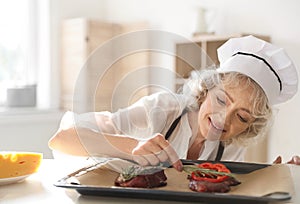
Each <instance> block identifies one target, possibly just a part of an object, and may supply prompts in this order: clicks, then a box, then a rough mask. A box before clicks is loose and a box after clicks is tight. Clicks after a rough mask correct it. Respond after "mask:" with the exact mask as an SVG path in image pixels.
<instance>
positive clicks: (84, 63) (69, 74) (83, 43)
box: [60, 18, 148, 112]
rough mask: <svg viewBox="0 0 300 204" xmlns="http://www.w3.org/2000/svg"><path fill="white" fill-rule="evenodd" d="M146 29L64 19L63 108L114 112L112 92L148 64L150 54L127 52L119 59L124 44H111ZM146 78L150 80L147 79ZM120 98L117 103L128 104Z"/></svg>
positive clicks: (138, 24)
mask: <svg viewBox="0 0 300 204" xmlns="http://www.w3.org/2000/svg"><path fill="white" fill-rule="evenodd" d="M146 28H147V23H145V22H134V23H124V24H116V23H111V22H104V21H101V20H96V19H87V18H75V19H67V20H65V21H64V22H63V24H62V41H61V42H62V52H61V79H60V82H61V97H60V98H61V100H60V101H61V103H60V104H61V109H63V110H74V111H76V112H86V111H103V110H108V111H111V110H112V104H113V93H114V90H115V89H116V87H117V86H118V84H119V82H120V80H122V79H123V78H124V77H125V76H126V75H127V74H128V73H130V72H132V71H133V70H135V69H137V68H138V67H141V66H145V64H147V63H148V53H147V52H136V53H129V54H128V53H126V54H127V55H126V56H120V57H119V58H118V59H117V60H116V53H118V51H119V50H120V49H122V48H121V47H120V46H122V45H115V44H114V43H112V41H113V40H114V39H116V38H117V37H118V36H120V35H121V34H125V33H129V32H131V31H137V30H141V29H146ZM124 46H126V45H124ZM117 57H118V56H117ZM104 66H105V67H104ZM143 77H144V80H147V76H145V75H144V76H143ZM138 94H140V95H144V94H146V92H145V91H144V92H139V93H138ZM120 97H122V96H120ZM120 97H119V98H120ZM119 98H118V100H116V101H115V102H116V103H119V105H120V106H121V105H123V104H124V103H125V102H123V103H122V104H120V101H122V100H121V99H119ZM136 98H137V96H136ZM124 100H128V99H126V98H125V99H124ZM126 102H127V101H126Z"/></svg>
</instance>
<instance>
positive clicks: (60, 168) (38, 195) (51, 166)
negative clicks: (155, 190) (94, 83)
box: [0, 159, 300, 204]
mask: <svg viewBox="0 0 300 204" xmlns="http://www.w3.org/2000/svg"><path fill="white" fill-rule="evenodd" d="M289 167H290V169H291V174H292V177H293V181H294V185H295V192H296V193H295V194H293V195H292V200H289V201H285V202H280V203H294V204H299V203H300V182H299V181H300V166H295V165H289ZM74 170H75V169H74ZM69 173H72V171H71V169H70V168H69V166H64V165H62V164H61V163H59V162H57V161H56V160H52V159H44V160H43V161H42V165H41V167H40V169H39V171H38V172H37V173H35V174H33V175H31V176H29V177H28V178H26V179H25V180H24V181H22V182H20V183H15V184H9V185H2V186H0V203H5V204H13V203H18V204H19V203H22V204H29V203H30V204H31V203H64V204H74V203H77V204H93V203H108V204H117V203H123V204H124V203H125V204H126V203H128V204H129V203H130V204H135V203H139V204H140V203H143V204H148V203H149V204H150V203H153V204H154V203H155V204H166V203H178V204H181V203H182V204H183V203H187V202H174V201H161V200H145V199H133V198H118V197H102V196H101V197H100V196H82V195H80V194H79V193H77V191H75V190H73V189H65V188H59V187H55V186H54V185H53V184H54V183H55V182H56V181H58V180H59V179H61V178H63V177H65V176H66V175H68V174H69ZM296 181H298V182H296Z"/></svg>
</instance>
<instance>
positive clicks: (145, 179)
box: [115, 162, 241, 193]
mask: <svg viewBox="0 0 300 204" xmlns="http://www.w3.org/2000/svg"><path fill="white" fill-rule="evenodd" d="M184 171H185V172H186V173H188V176H187V179H188V180H189V185H188V186H187V188H189V189H190V190H192V191H196V192H212V193H216V192H218V193H226V192H229V191H230V189H231V188H230V187H231V186H236V185H239V184H240V183H241V182H240V181H238V180H237V179H236V178H235V177H234V176H233V174H231V172H230V170H229V169H228V168H227V167H226V166H225V165H224V164H221V163H215V164H214V163H210V162H205V163H201V164H197V165H188V166H184ZM115 185H116V186H121V187H137V188H155V187H162V186H166V185H167V176H166V174H165V172H164V169H163V168H161V167H152V166H151V167H150V166H148V167H141V166H138V165H134V166H130V167H129V168H127V169H124V170H123V172H122V173H120V174H119V176H118V177H117V178H116V179H115Z"/></svg>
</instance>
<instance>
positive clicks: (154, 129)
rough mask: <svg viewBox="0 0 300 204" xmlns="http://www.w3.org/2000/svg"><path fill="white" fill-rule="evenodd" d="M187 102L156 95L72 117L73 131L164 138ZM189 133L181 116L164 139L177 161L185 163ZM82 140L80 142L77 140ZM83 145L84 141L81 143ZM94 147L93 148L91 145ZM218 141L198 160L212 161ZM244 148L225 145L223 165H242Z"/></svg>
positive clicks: (178, 96) (174, 96)
mask: <svg viewBox="0 0 300 204" xmlns="http://www.w3.org/2000/svg"><path fill="white" fill-rule="evenodd" d="M188 104H189V100H188V98H187V97H185V96H184V95H182V94H174V93H172V94H171V93H168V92H159V93H155V94H153V95H150V96H145V97H143V98H141V99H140V100H139V101H137V102H136V103H134V104H133V105H131V106H129V107H127V108H124V109H120V110H118V111H116V112H114V113H111V112H107V111H105V112H90V113H84V114H73V113H70V112H69V113H67V114H66V115H65V117H64V118H63V119H62V124H64V120H66V119H65V118H66V116H67V115H68V114H73V117H74V119H75V124H76V126H77V127H85V128H90V129H92V130H94V131H97V132H105V133H106V134H112V135H114V134H122V135H127V136H130V137H133V138H136V139H139V140H147V139H149V138H151V137H152V136H153V135H154V134H155V133H161V134H163V135H165V134H166V132H167V131H168V129H169V128H170V126H171V124H172V122H173V121H174V120H175V119H176V118H177V117H179V116H180V115H181V113H182V111H183V110H184V108H186V107H187V105H188ZM191 137H192V130H191V127H190V125H189V121H188V116H187V114H184V115H183V116H182V117H181V119H180V122H179V123H178V125H177V126H176V128H175V129H174V131H173V133H172V135H171V136H170V138H169V139H168V140H169V142H170V144H171V145H172V147H173V148H174V149H175V151H176V152H177V154H178V156H179V158H181V159H186V157H187V151H188V149H189V146H190V145H191V144H190V143H189V141H190V139H191ZM81 139H82V140H84V138H81ZM85 142H86V141H85ZM95 145H97V144H95ZM218 145H219V141H205V142H204V147H203V150H202V151H201V153H200V155H199V158H198V159H199V160H214V159H215V158H216V155H217V150H218ZM244 155H245V147H242V146H237V145H233V144H230V145H226V146H225V149H224V153H223V156H222V160H223V161H243V160H244Z"/></svg>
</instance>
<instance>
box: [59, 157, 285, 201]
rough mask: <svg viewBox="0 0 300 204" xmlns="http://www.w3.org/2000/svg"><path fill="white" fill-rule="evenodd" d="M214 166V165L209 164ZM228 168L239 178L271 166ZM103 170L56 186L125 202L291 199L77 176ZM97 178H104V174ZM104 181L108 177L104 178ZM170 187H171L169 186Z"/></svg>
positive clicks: (236, 164) (73, 176) (73, 175)
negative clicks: (141, 185)
mask: <svg viewBox="0 0 300 204" xmlns="http://www.w3.org/2000/svg"><path fill="white" fill-rule="evenodd" d="M182 162H183V164H184V165H191V164H195V163H203V162H207V161H202V160H196V161H194V160H182ZM209 162H212V163H213V161H209ZM221 163H223V164H225V165H226V166H227V167H228V168H229V169H230V170H231V172H232V173H235V174H237V175H238V174H248V173H251V172H253V171H256V170H259V169H264V168H266V167H268V166H270V165H269V164H257V163H245V162H221ZM93 168H94V169H97V168H99V165H98V167H97V165H93V166H89V167H85V168H82V169H79V170H78V171H76V172H73V173H71V174H69V175H68V176H66V177H64V178H62V179H60V180H58V181H57V182H56V183H55V184H54V185H55V186H57V187H62V188H68V189H75V190H76V191H77V192H78V193H79V194H81V195H89V196H109V197H122V198H137V199H139V198H140V199H151V200H168V201H183V202H195V203H210V204H218V203H231V204H235V203H243V204H252V203H256V204H260V203H269V202H279V201H285V200H289V199H291V195H290V194H289V193H280V192H279V193H273V194H269V195H266V196H245V195H232V194H228V193H199V192H193V191H182V192H181V191H172V190H164V189H163V188H153V189H144V188H127V187H116V186H114V185H113V181H112V184H111V186H109V185H101V184H100V185H98V184H97V185H93V184H92V185H91V184H85V183H84V182H79V181H78V180H77V179H76V176H78V175H83V174H85V173H86V172H88V171H91V169H93ZM97 176H101V173H100V174H99V175H97ZM103 177H104V176H103ZM168 184H169V183H168Z"/></svg>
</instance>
